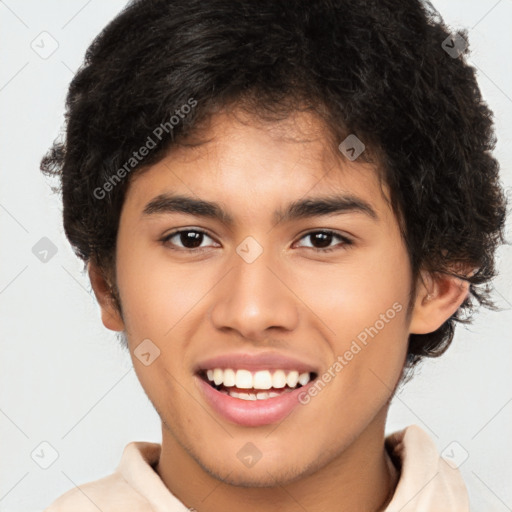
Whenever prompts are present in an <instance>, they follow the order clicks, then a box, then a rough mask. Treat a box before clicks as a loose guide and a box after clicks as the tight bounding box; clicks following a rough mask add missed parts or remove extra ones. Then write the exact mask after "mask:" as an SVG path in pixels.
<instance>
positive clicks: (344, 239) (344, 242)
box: [160, 228, 353, 253]
mask: <svg viewBox="0 0 512 512" xmlns="http://www.w3.org/2000/svg"><path fill="white" fill-rule="evenodd" d="M181 233H200V234H202V235H206V236H207V237H209V238H212V239H213V237H212V236H210V235H209V234H208V233H207V232H206V231H203V230H202V229H191V228H189V229H180V230H177V231H173V232H172V233H169V234H168V235H165V236H164V237H163V238H162V239H161V240H160V241H161V242H162V243H163V244H164V245H166V246H167V247H169V248H170V249H172V250H173V251H185V252H190V253H201V252H204V251H205V249H207V248H205V247H196V248H195V249H188V248H186V247H185V248H179V249H177V248H176V247H172V244H170V243H169V241H170V240H171V238H173V237H175V236H176V235H179V234H181ZM318 233H321V234H323V235H332V236H334V237H336V238H339V239H340V240H341V242H342V245H341V246H339V247H336V246H335V247H328V248H326V249H321V248H318V247H306V248H307V249H312V250H313V251H315V252H317V253H326V252H332V251H336V250H340V249H343V248H344V246H350V245H352V244H353V242H352V240H350V239H349V238H347V237H345V236H343V235H340V234H339V233H337V232H336V231H332V230H329V229H319V230H316V231H309V232H308V233H305V234H304V235H302V237H301V238H300V239H299V240H302V239H304V238H306V237H308V236H311V235H315V234H318Z"/></svg>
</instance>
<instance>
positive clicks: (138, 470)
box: [43, 442, 159, 512]
mask: <svg viewBox="0 0 512 512" xmlns="http://www.w3.org/2000/svg"><path fill="white" fill-rule="evenodd" d="M158 453H159V445H157V444H154V443H140V442H132V443H129V444H128V445H127V446H126V447H125V449H124V452H123V456H122V459H121V462H120V464H119V466H118V468H117V469H116V470H115V471H114V472H113V473H112V474H111V475H108V476H105V477H103V478H100V479H98V480H94V481H92V482H89V483H85V484H80V485H77V486H75V487H74V488H73V489H70V490H69V491H67V492H66V493H64V494H63V495H62V496H60V497H59V498H58V499H57V500H55V501H54V502H53V503H52V504H51V505H49V506H48V507H47V508H45V509H44V511H43V512H98V510H101V511H102V512H119V511H124V510H130V512H151V511H152V510H153V508H152V507H151V504H150V502H149V501H148V500H147V499H146V498H145V497H144V495H143V494H141V492H140V489H139V488H138V486H137V485H134V484H133V481H132V480H133V479H135V480H137V479H139V478H140V480H141V481H142V482H145V481H146V480H147V478H148V477H147V474H149V476H150V477H151V473H153V471H152V470H151V468H150V466H149V464H148V463H151V462H153V459H154V458H155V457H157V456H158ZM130 477H132V478H130Z"/></svg>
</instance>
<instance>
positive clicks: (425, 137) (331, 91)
mask: <svg viewBox="0 0 512 512" xmlns="http://www.w3.org/2000/svg"><path fill="white" fill-rule="evenodd" d="M447 41H448V45H447ZM454 41H457V45H458V46H456V45H455V42H454ZM461 42H462V43H463V44H462V45H461ZM466 42H467V33H466V32H465V31H457V32H455V33H453V34H451V33H450V32H449V30H448V29H447V27H446V26H445V24H444V22H443V20H442V18H441V17H440V16H439V14H438V13H437V11H435V9H434V8H433V7H432V5H431V4H430V3H428V2H425V1H419V0H258V1H257V2H256V1H254V0H208V1H204V0H137V1H132V2H131V3H130V4H129V5H127V6H126V7H125V8H124V10H123V11H122V12H121V13H120V14H119V15H118V16H117V17H116V18H115V19H114V20H112V21H111V22H110V23H109V24H108V25H107V26H106V27H105V28H104V29H103V31H102V32H101V33H100V34H99V35H98V36H97V37H96V39H95V40H94V41H93V42H92V44H91V45H90V47H89V48H88V50H87V52H86V55H85V60H84V63H83V65H82V66H81V68H80V69H79V71H78V72H77V74H76V75H75V77H74V78H73V80H72V82H71V84H70V87H69V92H68V95H67V101H66V130H65V140H64V141H62V140H56V141H55V142H54V144H53V146H52V148H51V149H50V150H49V151H48V153H47V154H46V155H45V156H44V158H43V159H42V162H41V170H42V171H43V172H45V173H47V174H50V175H56V176H58V177H59V178H60V189H61V191H62V195H63V217H64V229H65V232H66V235H67V237H68V239H69V241H70V242H71V244H72V246H73V248H74V250H75V252H76V254H77V255H78V256H79V257H80V258H82V259H83V260H84V261H85V262H87V261H89V260H91V259H92V260H93V261H95V262H96V263H97V264H98V265H99V266H100V268H101V269H102V270H103V271H104V273H105V276H114V277H113V280H114V282H115V261H114V254H115V246H116V237H117V230H118V222H119V216H120V212H121V208H122V206H123V200H124V195H125V191H126V187H127V184H128V182H129V180H130V177H131V176H133V175H134V174H136V173H138V172H141V170H143V169H144V168H148V167H149V166H151V165H153V164H155V163H156V162H158V161H159V160H160V159H162V158H163V157H164V156H165V154H166V153H167V151H168V150H169V148H170V147H171V146H172V145H173V144H179V143H181V142H180V141H185V140H186V137H187V136H188V135H191V134H193V133H197V131H198V127H199V126H200V124H201V122H202V121H205V120H207V119H208V118H210V117H211V116H212V115H214V114H215V112H218V111H219V109H222V108H229V107H230V106H233V105H243V107H244V109H246V110H247V111H249V112H250V113H251V114H252V115H253V116H255V118H259V119H263V120H264V121H266V122H272V121H273V120H279V119H284V118H286V117H287V116H288V115H290V114H291V113H292V112H294V111H297V110H308V111H311V112H314V113H315V114H316V115H318V116H320V117H321V119H322V120H323V121H324V122H325V126H326V128H327V132H328V133H329V141H328V142H329V143H331V142H332V144H333V145H334V146H333V147H335V148H336V146H337V145H338V144H339V143H340V142H341V141H343V140H344V139H345V137H347V135H349V134H355V135H356V136H357V137H358V138H359V139H360V140H362V141H364V144H365V145H366V149H367V150H366V151H365V153H363V156H362V158H363V157H364V158H365V159H367V160H369V161H373V162H376V163H377V166H378V168H379V171H380V172H381V174H382V176H383V178H384V180H385V182H386V183H387V185H388V186H389V188H390V194H391V205H392V208H393V211H394V212H395V214H396V216H397V218H398V219H399V221H400V224H401V228H402V235H403V237H404V239H405V241H406V245H407V250H408V253H409V257H410V261H411V267H412V273H413V277H415V278H416V277H418V276H419V275H420V271H421V270H425V271H428V272H431V273H433V274H436V273H437V274H440V273H450V274H452V275H456V276H458V277H460V278H462V279H465V280H466V281H469V283H470V294H469V296H468V298H467V299H466V300H465V302H464V303H463V304H462V306H461V307H460V308H459V310H458V311H457V312H456V313H455V314H454V315H453V316H452V317H451V318H450V319H448V320H447V321H446V322H445V323H444V324H443V325H442V326H441V327H440V328H439V329H438V330H436V331H435V332H432V333H430V334H424V335H416V334H413V335H411V336H410V339H409V351H408V363H409V366H410V367H411V366H414V365H415V363H416V362H417V361H419V360H420V359H421V358H422V357H424V356H431V357H434V356H438V355H440V354H441V353H443V352H444V351H445V350H446V348H447V347H448V346H449V344H450V343H451V340H452V338H453V334H454V328H455V322H456V321H459V322H468V321H470V313H471V312H472V311H473V309H474V306H475V305H477V303H478V304H480V305H485V306H487V307H489V308H494V309H495V306H494V304H493V302H492V299H491V294H490V290H491V288H490V280H491V279H492V278H493V277H494V276H495V273H496V271H495V260H494V257H495V256H494V255H495V250H496V248H497V247H498V245H499V244H500V243H502V242H503V241H504V240H503V237H504V235H503V230H504V223H505V217H506V201H505V197H504V194H503V191H502V188H501V186H500V182H499V174H498V170H499V166H498V163H497V161H496V160H495V159H494V157H493V156H492V154H491V152H492V150H493V149H494V147H495V136H494V132H493V119H492V118H493V115H492V112H491V111H490V110H489V108H488V107H487V105H486V104H485V103H484V102H483V100H482V97H481V94H480V90H479V88H478V85H477V82H476V77H475V70H474V68H473V67H471V66H469V65H468V64H467V62H466V55H467V54H468V51H469V50H468V48H467V44H466ZM451 47H453V48H454V50H457V53H456V54H453V51H452V52H451V53H450V52H448V51H447V49H449V48H451ZM191 100H192V102H194V105H195V107H194V108H189V109H188V110H186V112H189V111H190V112H189V113H188V114H187V115H180V114H182V113H183V112H184V111H185V108H184V106H185V105H191V104H192V102H191ZM171 116H174V117H175V119H178V122H176V121H173V122H172V128H171V123H170V119H171V120H172V117H171ZM166 123H167V124H166ZM157 127H166V129H165V130H164V129H162V128H160V131H159V132H158V134H159V137H155V136H154V134H155V133H157V132H156V131H155V130H156V129H157ZM160 132H162V133H160ZM152 134H153V136H152ZM148 136H152V139H154V140H153V143H154V146H155V147H152V149H151V150H150V151H149V152H147V155H146V156H145V157H144V158H141V159H140V161H139V160H137V161H134V160H133V155H134V151H137V150H138V149H139V148H141V147H142V146H143V145H144V144H145V143H146V141H148ZM130 159H132V160H130ZM127 162H131V164H130V167H132V168H133V170H132V169H131V168H130V169H127V166H126V163H127ZM123 166H124V167H123ZM122 168H124V169H125V171H126V172H122V173H121V174H120V173H119V170H120V169H122ZM128 172H129V173H130V175H128ZM120 176H122V177H123V179H120ZM108 183H110V184H111V185H112V186H110V185H106V184H108ZM107 192H108V193H107ZM468 266H469V267H471V268H474V269H476V271H475V272H474V273H473V274H472V275H469V276H468V275H467V274H464V273H463V272H461V271H460V269H462V268H467V267H468ZM457 269H459V271H458V270H457Z"/></svg>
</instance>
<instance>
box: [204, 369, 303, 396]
mask: <svg viewBox="0 0 512 512" xmlns="http://www.w3.org/2000/svg"><path fill="white" fill-rule="evenodd" d="M206 377H207V378H208V380H209V381H210V382H213V383H214V384H215V385H216V386H219V385H221V384H223V385H224V386H225V387H228V388H229V387H236V388H238V389H255V390H260V389H261V390H265V389H270V388H275V389H282V388H284V387H286V386H288V388H292V389H293V388H295V387H296V386H297V385H298V384H300V385H301V386H305V385H306V384H307V383H308V382H309V381H310V374H309V373H308V372H305V373H301V374H299V372H298V371H297V370H291V371H285V370H275V371H272V372H270V371H269V370H259V371H257V372H255V373H252V372H250V371H249V370H244V369H241V370H233V369H231V368H226V369H222V368H214V369H209V370H207V371H206ZM258 394H259V395H261V396H263V395H264V393H258ZM266 394H267V395H269V396H268V397H266V398H272V396H277V394H276V393H275V392H271V393H266ZM246 396H247V393H244V397H243V399H244V400H248V399H249V400H253V398H246ZM237 398H239V397H237ZM256 399H258V398H257V396H256V395H254V400H256ZM264 399H265V398H261V400H264Z"/></svg>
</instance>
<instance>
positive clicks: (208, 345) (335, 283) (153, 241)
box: [116, 113, 412, 486]
mask: <svg viewBox="0 0 512 512" xmlns="http://www.w3.org/2000/svg"><path fill="white" fill-rule="evenodd" d="M206 136H207V138H208V140H209V141H208V142H206V143H204V144H201V145H198V146H195V147H190V146H180V147H176V148H173V149H172V151H171V152H170V153H169V154H168V156H167V157H166V158H165V159H164V160H163V161H161V162H160V163H158V164H157V165H154V166H153V167H151V168H150V169H148V170H147V171H145V172H144V173H141V174H140V175H139V176H135V178H134V179H133V180H132V182H131V183H130V186H129V189H128V192H127V195H126V198H125V203H124V206H123V210H122V214H121V218H120V225H119V233H118V242H117V253H116V258H117V260H116V274H117V287H118V291H119V295H120V300H121V304H122V314H123V317H122V322H123V324H122V328H123V329H124V330H125V332H126V336H127V339H128V343H129V347H130V350H131V353H132V357H133V362H134V366H135V369H136V372H137V374H138V377H139V379H140V381H141V384H142V386H143V388H144V390H145V392H146V393H147V395H148V397H149V398H150V400H151V401H152V403H153V404H154V406H155V408H156V410H157V411H158V413H159V414H160V417H161V419H162V422H163V424H164V426H165V427H164V429H165V431H166V432H167V436H168V438H169V439H172V440H173V441H174V442H175V443H176V445H179V446H180V447H182V448H183V449H184V450H185V451H186V452H187V453H188V454H189V455H190V456H191V457H192V458H193V459H194V460H195V461H196V462H197V463H198V464H199V465H200V466H201V467H202V468H203V469H205V470H206V471H207V472H208V473H209V474H213V475H216V476H217V477H218V478H221V479H225V480H226V481H230V482H232V483H237V484H242V485H250V486H251V485H253V486H262V485H275V482H276V480H277V481H279V482H286V481H291V480H292V479H296V478H298V477H300V476H301V475H306V474H310V473H312V472H313V471H315V470H316V469H318V468H320V467H322V466H325V465H326V464H328V463H330V462H333V461H334V460H336V458H337V457H338V456H339V455H340V454H342V453H344V452H345V451H346V450H348V449H349V447H350V446H351V444H352V443H353V441H354V440H355V439H356V438H357V437H358V436H360V435H361V433H363V432H365V431H366V430H367V429H368V428H370V426H371V425H372V424H374V422H375V421H376V419H377V418H378V419H379V421H381V420H382V418H383V411H385V410H386V409H387V403H388V400H389V398H390V396H391V395H392V392H393V389H394V388H395V386H396V384H397V382H398V380H399V378H400V375H401V371H402V368H403V364H404V360H405V356H406V348H407V339H408V335H409V325H410V324H409V319H408V317H407V315H406V311H407V306H408V304H409V300H410V297H409V294H410V290H411V287H412V281H411V275H410V274H411V273H410V263H409V259H408V255H407V251H406V247H405V244H404V241H403V240H402V238H401V235H400V230H399V226H398V223H397V220H396V218H395V216H394V215H393V212H392V211H391V209H390V206H389V204H388V201H387V199H386V197H387V196H388V191H387V190H386V188H385V186H383V185H382V183H381V182H380V181H379V179H378V175H377V173H376V171H375V169H374V168H372V167H371V166H370V165H369V164H365V163H363V162H362V161H359V162H358V161H357V160H356V161H355V162H349V161H348V160H347V159H344V158H343V157H342V155H341V154H339V155H335V154H333V152H332V151H331V150H330V149H329V148H328V144H327V142H326V141H327V137H326V135H325V132H324V129H323V127H322V125H321V124H320V122H319V121H317V120H315V119H314V118H312V117H310V116H308V115H306V114H297V115H295V116H293V117H290V118H289V119H288V120H287V121H283V122H280V123H278V124H273V125H271V126H270V125H262V124H258V123H256V122H255V121H252V122H250V121H249V122H245V123H241V122H239V121H238V120H237V119H235V118H234V117H233V116H229V115H227V114H225V113H218V114H216V116H215V117H214V118H213V119H212V122H211V124H210V126H209V127H208V130H207V133H206ZM177 196H182V197H181V200H179V199H177ZM184 197H186V198H189V199H190V200H189V201H184V200H183V198H184ZM306 200H307V201H306ZM194 202H195V203H194ZM199 202H208V203H209V204H202V203H199ZM316 202H318V203H316ZM213 203H215V205H216V206H214V205H212V204H213ZM144 340H146V341H144ZM141 343H143V344H142V345H141ZM298 377H299V378H300V381H299V382H297V378H298ZM212 380H213V382H212ZM283 386H284V387H283ZM384 416H385V414H384ZM248 443H251V444H248ZM258 457H261V458H260V459H259V461H258V462H257V463H256V464H254V465H252V462H251V461H252V460H253V459H254V458H256V459H257V458H258ZM244 460H245V461H247V464H245V463H242V464H241V461H242V462H244Z"/></svg>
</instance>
